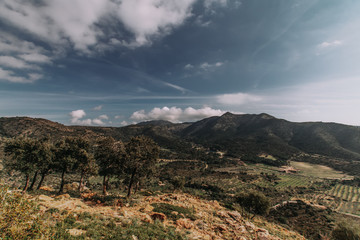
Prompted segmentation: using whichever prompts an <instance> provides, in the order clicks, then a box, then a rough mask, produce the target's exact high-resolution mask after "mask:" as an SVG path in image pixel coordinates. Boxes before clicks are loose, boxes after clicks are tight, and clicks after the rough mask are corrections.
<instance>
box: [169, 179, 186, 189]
mask: <svg viewBox="0 0 360 240" xmlns="http://www.w3.org/2000/svg"><path fill="white" fill-rule="evenodd" d="M170 182H171V184H172V185H173V187H174V189H175V190H183V189H184V186H185V178H184V177H180V176H176V177H174V178H173V179H171V180H170Z"/></svg>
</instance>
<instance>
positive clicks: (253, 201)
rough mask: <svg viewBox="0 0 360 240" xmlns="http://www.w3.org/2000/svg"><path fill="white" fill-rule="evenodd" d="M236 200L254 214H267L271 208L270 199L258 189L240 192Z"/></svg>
mask: <svg viewBox="0 0 360 240" xmlns="http://www.w3.org/2000/svg"><path fill="white" fill-rule="evenodd" d="M236 202H237V203H239V204H240V205H241V206H242V207H243V208H244V209H246V210H247V211H248V212H250V213H253V214H259V215H265V214H266V213H267V212H268V210H269V208H270V201H269V199H268V198H267V197H266V196H265V195H264V194H262V193H260V192H256V191H250V192H247V193H240V194H239V195H238V196H237V197H236Z"/></svg>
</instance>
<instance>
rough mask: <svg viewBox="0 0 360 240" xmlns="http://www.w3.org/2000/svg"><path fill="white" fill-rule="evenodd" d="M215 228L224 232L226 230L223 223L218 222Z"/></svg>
mask: <svg viewBox="0 0 360 240" xmlns="http://www.w3.org/2000/svg"><path fill="white" fill-rule="evenodd" d="M216 229H217V230H219V231H220V232H225V231H227V228H226V226H225V224H219V225H217V226H216Z"/></svg>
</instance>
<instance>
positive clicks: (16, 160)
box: [4, 138, 38, 192]
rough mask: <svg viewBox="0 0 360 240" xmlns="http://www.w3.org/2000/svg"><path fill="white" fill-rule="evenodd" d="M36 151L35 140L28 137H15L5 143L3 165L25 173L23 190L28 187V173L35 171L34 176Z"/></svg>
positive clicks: (36, 158)
mask: <svg viewBox="0 0 360 240" xmlns="http://www.w3.org/2000/svg"><path fill="white" fill-rule="evenodd" d="M37 151H38V149H37V145H36V141H35V140H33V139H30V138H15V139H11V140H9V141H7V142H6V143H5V147H4V153H5V155H6V156H7V158H6V159H5V167H6V168H8V169H11V170H16V171H19V172H21V173H23V174H24V175H25V185H24V188H23V191H24V192H25V191H27V189H28V187H29V181H30V175H31V174H32V173H35V174H34V177H35V178H36V163H37V161H38V152H37Z"/></svg>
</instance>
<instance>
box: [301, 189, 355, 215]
mask: <svg viewBox="0 0 360 240" xmlns="http://www.w3.org/2000/svg"><path fill="white" fill-rule="evenodd" d="M307 199H309V200H310V201H311V202H313V203H317V204H321V205H324V206H327V207H331V208H332V209H333V210H335V211H337V212H341V213H348V214H353V215H358V216H360V188H358V187H353V186H349V185H343V184H336V185H335V186H334V187H333V188H332V189H330V190H328V191H326V192H325V193H322V194H317V195H311V196H308V197H307Z"/></svg>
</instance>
